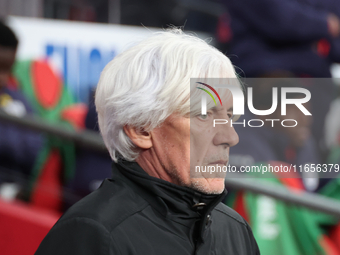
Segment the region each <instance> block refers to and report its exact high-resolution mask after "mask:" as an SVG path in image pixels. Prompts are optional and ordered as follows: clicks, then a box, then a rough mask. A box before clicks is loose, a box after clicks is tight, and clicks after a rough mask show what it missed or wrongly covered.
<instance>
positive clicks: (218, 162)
mask: <svg viewBox="0 0 340 255" xmlns="http://www.w3.org/2000/svg"><path fill="white" fill-rule="evenodd" d="M227 164H228V160H218V161H214V162H211V163H209V165H224V166H226V165H227Z"/></svg>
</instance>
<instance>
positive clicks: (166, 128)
mask: <svg viewBox="0 0 340 255" xmlns="http://www.w3.org/2000/svg"><path fill="white" fill-rule="evenodd" d="M221 99H222V102H223V106H221V105H219V106H217V107H214V108H212V109H210V110H208V111H207V115H205V116H202V115H198V116H194V117H191V118H189V117H181V116H178V115H175V114H173V115H171V116H170V117H169V118H167V119H166V120H165V122H164V123H163V124H162V125H161V126H160V127H158V128H156V129H154V130H153V131H152V136H153V141H154V142H153V149H154V150H155V153H156V154H157V157H158V159H159V160H160V162H161V165H162V167H163V168H164V169H166V171H168V174H169V175H170V176H171V177H172V180H174V183H176V184H178V185H181V186H187V187H191V188H193V189H195V190H199V191H201V192H204V193H207V194H220V193H221V192H222V191H223V190H224V178H225V173H222V174H219V175H214V174H210V173H204V174H200V175H199V176H197V175H195V173H194V172H193V171H195V166H202V167H204V166H217V165H219V166H221V167H222V166H225V165H226V164H227V163H228V160H229V149H230V147H232V146H234V145H236V144H237V143H238V141H239V139H238V135H237V133H236V132H235V130H234V128H233V127H231V126H230V124H227V125H216V126H215V127H213V120H214V119H227V120H228V121H230V119H231V118H232V115H233V113H232V106H233V100H232V96H231V94H230V93H227V94H226V95H224V96H222V97H221Z"/></svg>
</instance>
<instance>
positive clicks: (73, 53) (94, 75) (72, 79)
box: [7, 16, 157, 102]
mask: <svg viewBox="0 0 340 255" xmlns="http://www.w3.org/2000/svg"><path fill="white" fill-rule="evenodd" d="M7 24H8V25H9V26H10V27H11V28H12V29H13V30H14V32H15V33H16V35H17V37H18V39H19V49H18V55H17V58H18V59H19V60H25V59H48V61H49V62H50V63H51V64H52V66H53V68H54V69H55V70H56V71H57V72H58V73H59V74H60V75H62V77H63V78H64V80H65V82H66V84H67V86H68V87H69V88H70V89H71V91H72V92H73V94H74V95H75V96H77V97H78V99H79V100H81V101H83V102H87V101H88V96H89V91H90V89H91V88H93V87H95V86H96V84H97V82H98V79H99V76H100V72H101V70H102V69H103V68H104V66H105V65H106V64H107V63H108V62H109V61H110V60H111V59H112V58H113V57H114V56H116V55H117V54H118V53H119V52H121V51H122V50H124V49H126V48H128V47H129V46H131V45H133V44H134V43H135V42H138V41H140V40H141V39H143V38H145V37H147V36H150V35H151V34H152V33H153V32H155V31H157V29H154V28H152V29H150V28H144V27H133V26H125V25H111V24H110V25H108V24H98V23H85V22H74V21H60V20H58V21H57V20H49V19H36V18H24V17H14V16H12V17H9V18H8V19H7Z"/></svg>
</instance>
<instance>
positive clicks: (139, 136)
mask: <svg viewBox="0 0 340 255" xmlns="http://www.w3.org/2000/svg"><path fill="white" fill-rule="evenodd" d="M124 132H125V134H126V135H127V136H128V137H129V138H130V139H131V141H132V142H133V143H134V145H136V146H137V147H139V148H141V149H150V148H151V147H152V140H151V133H149V132H146V131H145V130H144V129H137V128H135V127H133V126H129V125H125V126H124Z"/></svg>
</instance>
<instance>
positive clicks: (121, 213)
mask: <svg viewBox="0 0 340 255" xmlns="http://www.w3.org/2000/svg"><path fill="white" fill-rule="evenodd" d="M148 205H149V204H148V203H147V202H146V201H145V200H144V199H141V197H140V196H138V194H136V193H135V192H133V191H132V189H131V188H130V187H129V186H127V185H126V184H124V183H122V182H116V181H113V180H109V179H106V180H105V181H104V182H103V183H102V185H101V186H100V188H99V189H98V190H96V191H94V192H92V193H91V194H90V195H88V196H86V197H85V198H83V199H82V200H80V201H79V202H77V203H76V204H74V205H73V206H72V207H71V208H70V209H69V210H68V211H67V212H66V213H65V214H64V215H63V216H62V217H61V219H60V220H59V221H58V223H57V224H61V223H62V222H64V221H68V220H70V219H75V218H83V219H90V220H93V221H95V222H97V223H98V224H101V225H102V226H104V227H105V228H106V229H107V231H108V232H112V230H113V229H114V228H115V227H117V226H118V225H119V224H120V223H122V222H123V221H124V220H126V219H128V218H129V217H131V216H132V215H134V214H136V213H137V212H139V211H142V210H143V209H145V208H146V207H147V206H148Z"/></svg>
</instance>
